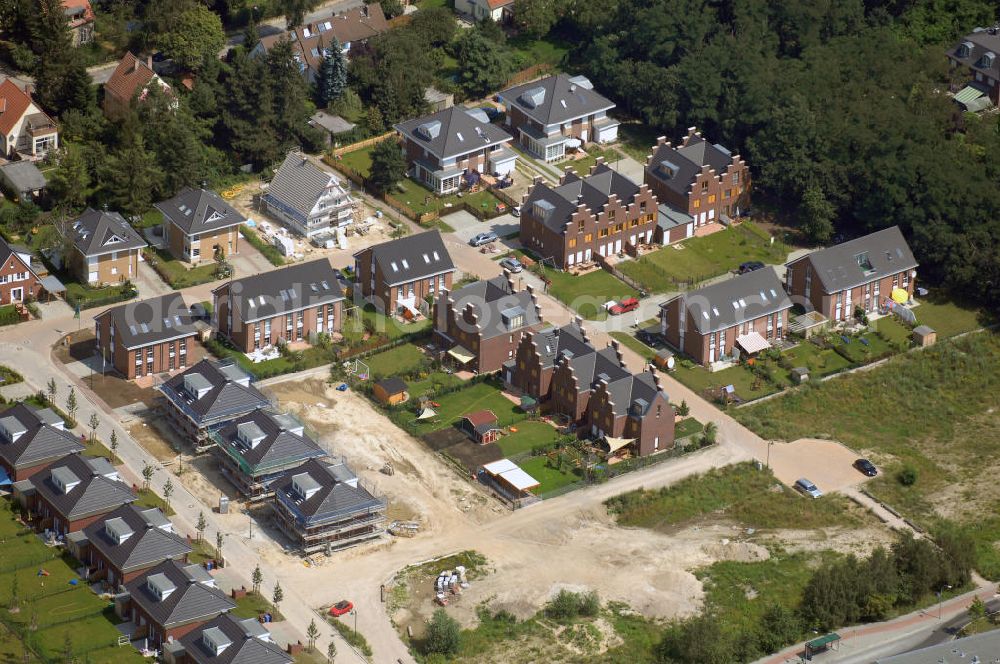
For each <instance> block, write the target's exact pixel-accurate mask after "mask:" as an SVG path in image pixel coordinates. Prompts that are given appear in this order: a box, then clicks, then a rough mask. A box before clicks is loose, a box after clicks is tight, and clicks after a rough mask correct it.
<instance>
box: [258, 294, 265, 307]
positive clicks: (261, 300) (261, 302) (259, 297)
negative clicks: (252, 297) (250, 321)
mask: <svg viewBox="0 0 1000 664" xmlns="http://www.w3.org/2000/svg"><path fill="white" fill-rule="evenodd" d="M257 301H258V302H259V303H260V304H261V305H263V304H264V296H263V295H258V296H257Z"/></svg>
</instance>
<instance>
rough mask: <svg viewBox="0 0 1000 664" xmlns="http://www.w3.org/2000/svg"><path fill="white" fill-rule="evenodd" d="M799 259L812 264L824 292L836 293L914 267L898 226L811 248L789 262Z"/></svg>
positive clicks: (915, 262) (908, 247)
mask: <svg viewBox="0 0 1000 664" xmlns="http://www.w3.org/2000/svg"><path fill="white" fill-rule="evenodd" d="M865 258H867V263H865ZM802 260H808V261H810V262H811V263H812V266H813V274H814V277H815V278H818V279H819V281H820V283H821V284H822V285H823V292H825V293H837V292H840V291H842V290H845V289H847V288H854V287H855V286H860V285H862V284H867V283H869V282H871V281H874V280H876V279H881V278H883V277H887V276H890V275H893V274H897V273H899V272H903V271H906V270H912V269H914V268H916V267H917V259H916V258H914V257H913V252H911V251H910V246H909V245H908V244H906V240H905V239H904V238H903V234H902V233H901V232H900V230H899V226H892V227H891V228H886V229H883V230H880V231H877V232H875V233H872V234H870V235H865V236H864V237H859V238H856V239H854V240H849V241H847V242H843V243H841V244H838V245H834V246H832V247H827V248H826V249H820V250H819V251H814V252H813V253H811V254H807V255H806V256H803V257H802V258H799V259H797V260H795V261H792V262H791V263H789V265H793V264H795V263H797V262H799V261H802ZM863 265H864V266H863Z"/></svg>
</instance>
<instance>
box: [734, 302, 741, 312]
mask: <svg viewBox="0 0 1000 664" xmlns="http://www.w3.org/2000/svg"><path fill="white" fill-rule="evenodd" d="M739 310H740V303H739V300H733V311H739Z"/></svg>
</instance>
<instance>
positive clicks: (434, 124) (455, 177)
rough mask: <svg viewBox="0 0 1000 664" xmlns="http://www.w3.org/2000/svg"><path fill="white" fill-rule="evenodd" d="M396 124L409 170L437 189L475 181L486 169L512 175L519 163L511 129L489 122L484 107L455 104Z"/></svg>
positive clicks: (449, 189) (455, 188) (448, 189)
mask: <svg viewBox="0 0 1000 664" xmlns="http://www.w3.org/2000/svg"><path fill="white" fill-rule="evenodd" d="M395 129H396V131H398V132H399V134H400V136H402V137H403V153H404V155H405V157H406V164H407V168H408V172H409V174H410V176H411V177H413V179H414V180H416V181H417V182H420V183H421V184H423V185H425V186H426V187H428V188H429V189H431V190H432V191H434V192H435V193H437V194H441V195H444V194H450V193H452V192H456V191H458V190H459V189H460V188H462V185H463V184H465V185H467V186H468V185H473V184H475V183H476V182H478V180H479V176H480V175H482V174H484V173H485V174H488V175H495V176H506V175H509V174H511V173H513V172H514V166H515V164H516V163H517V155H516V154H515V153H514V151H513V150H511V149H510V148H509V147H508V146H507V144H508V143H510V141H511V140H512V138H511V135H510V134H508V133H507V132H505V131H504V130H503V129H501V128H500V127H497V126H496V125H494V124H490V121H489V118H488V117H487V116H486V112H485V111H483V110H482V109H467V108H464V107H462V106H452V107H450V108H446V109H444V110H443V111H438V112H437V113H432V114H430V115H425V116H423V117H420V118H414V119H412V120H407V121H406V122H401V123H399V124H397V125H396V126H395ZM463 180H464V182H463Z"/></svg>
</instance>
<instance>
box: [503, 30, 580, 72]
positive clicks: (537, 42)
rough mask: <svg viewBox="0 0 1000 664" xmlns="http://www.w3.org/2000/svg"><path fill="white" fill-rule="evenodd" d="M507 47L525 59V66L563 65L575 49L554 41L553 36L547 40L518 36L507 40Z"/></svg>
mask: <svg viewBox="0 0 1000 664" xmlns="http://www.w3.org/2000/svg"><path fill="white" fill-rule="evenodd" d="M507 46H509V47H510V48H511V49H513V51H514V52H515V53H517V54H518V55H520V56H521V57H522V58H524V61H525V66H531V65H537V64H549V65H558V64H560V63H562V61H563V59H564V58H565V57H566V54H567V53H569V50H570V49H571V48H572V47H573V45H572V44H569V43H567V42H563V41H560V40H557V39H554V38H553V37H551V36H550V37H547V38H545V39H533V38H531V37H529V36H527V35H518V36H517V37H514V38H513V39H509V40H507Z"/></svg>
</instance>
